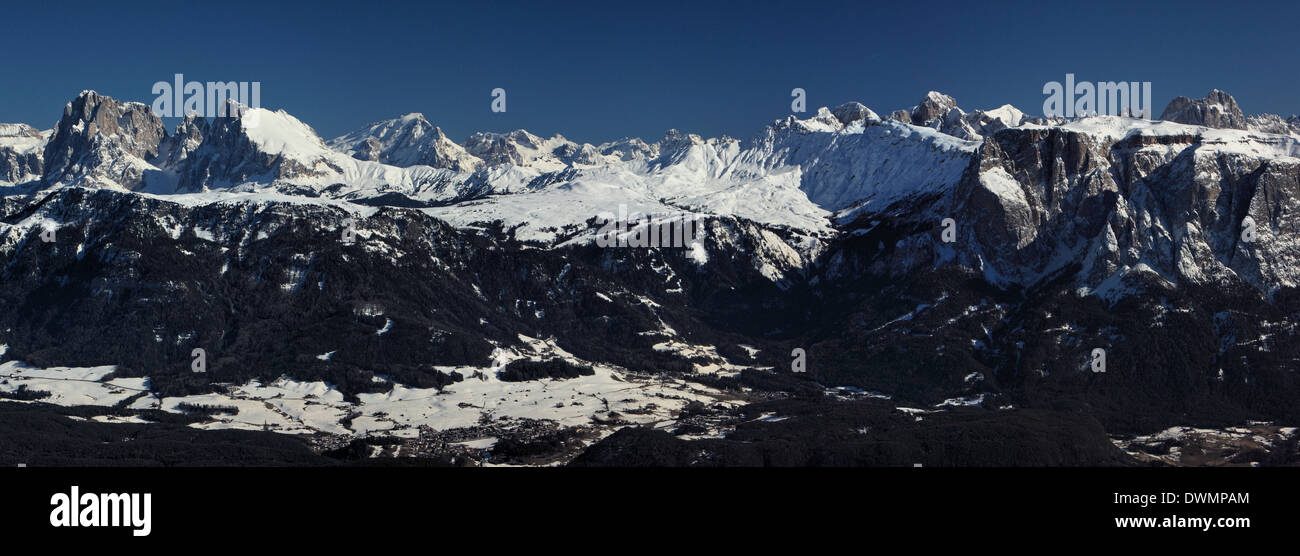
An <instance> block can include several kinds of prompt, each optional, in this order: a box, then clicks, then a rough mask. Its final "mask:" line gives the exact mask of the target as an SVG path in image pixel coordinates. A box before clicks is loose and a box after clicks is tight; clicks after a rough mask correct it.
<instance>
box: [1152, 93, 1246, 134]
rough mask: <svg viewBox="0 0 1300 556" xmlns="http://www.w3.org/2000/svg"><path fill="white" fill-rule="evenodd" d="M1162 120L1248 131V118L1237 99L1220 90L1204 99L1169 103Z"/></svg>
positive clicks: (1180, 100) (1178, 100)
mask: <svg viewBox="0 0 1300 556" xmlns="http://www.w3.org/2000/svg"><path fill="white" fill-rule="evenodd" d="M1160 119H1162V120H1166V121H1170V122H1178V123H1180V124H1189V125H1200V126H1205V127H1213V128H1219V129H1246V117H1245V116H1244V115H1243V114H1242V113H1241V107H1239V106H1237V99H1235V98H1232V95H1230V94H1228V93H1225V92H1223V91H1220V90H1218V89H1214V90H1212V91H1210V93H1209V94H1207V95H1205V98H1202V99H1190V98H1187V97H1177V98H1175V99H1174V100H1172V101H1169V106H1166V107H1165V111H1164V112H1162V113H1161V114H1160Z"/></svg>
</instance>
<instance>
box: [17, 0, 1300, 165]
mask: <svg viewBox="0 0 1300 556" xmlns="http://www.w3.org/2000/svg"><path fill="white" fill-rule="evenodd" d="M1297 4H1298V3H1296V2H1276V3H1267V4H1265V3H1254V2H1232V3H1223V2H1218V1H1213V2H1196V1H1184V2H1108V1H1087V2H1055V1H1050V2H1044V1H1037V2H996V1H994V2H947V1H936V0H927V1H925V2H866V1H857V2H819V1H811V0H802V1H795V2H779V3H766V2H761V1H746V2H714V1H708V0H694V1H687V2H676V1H643V2H614V1H606V2H576V1H574V2H559V3H550V2H528V3H523V2H519V3H516V2H487V1H476V2H463V3H455V4H447V3H442V2H419V3H415V2H411V3H389V2H382V1H377V0H370V1H366V2H356V1H355V0H352V1H347V2H332V1H320V2H312V3H302V4H290V3H288V2H273V1H261V2H252V3H241V2H221V3H204V4H201V5H195V4H190V3H187V2H175V1H172V2H159V3H145V2H131V3H129V4H121V5H118V4H116V3H112V2H101V1H96V2H85V3H82V2H75V1H73V2H48V1H46V2H23V3H11V4H10V5H7V6H6V7H5V9H4V11H5V14H4V15H5V21H4V25H3V29H4V31H3V33H0V51H3V52H4V56H3V57H2V58H0V80H2V81H0V83H3V85H4V86H3V87H0V121H2V122H15V121H17V122H26V123H31V124H33V125H37V126H39V127H42V128H47V127H50V126H51V125H52V124H53V123H54V122H55V121H56V120H57V119H58V117H59V114H60V112H61V110H62V107H63V105H64V103H66V102H67V101H68V100H70V99H71V98H72V97H73V96H75V95H76V93H77V92H78V91H80V90H82V89H95V90H98V91H99V92H101V93H104V94H108V95H111V96H114V97H118V98H122V99H129V100H139V101H143V102H152V100H153V98H154V95H153V94H151V92H150V88H151V87H152V85H153V83H154V82H156V81H160V80H170V79H171V76H172V74H174V73H184V74H185V76H186V78H187V79H193V80H198V81H217V80H222V81H261V82H262V105H263V106H264V107H267V108H273V109H280V108H283V109H285V110H287V111H288V112H290V113H292V114H294V115H295V116H297V117H298V118H300V119H302V120H303V121H305V122H307V123H308V124H310V125H312V126H313V127H315V128H316V130H317V131H318V132H320V134H321V135H322V136H324V137H326V138H330V137H333V136H336V135H340V134H342V133H345V132H347V131H351V130H353V129H355V128H358V127H360V126H362V125H364V124H366V123H369V122H372V121H377V120H381V119H386V118H391V117H395V116H398V115H400V114H404V113H407V112H423V113H425V115H427V116H428V117H429V119H430V120H432V121H433V122H434V123H436V124H438V125H439V126H441V127H442V128H443V129H444V131H446V132H447V133H448V134H449V135H451V136H452V137H453V138H454V139H457V140H461V139H463V138H464V137H465V136H466V135H468V134H469V133H472V132H474V131H479V130H490V131H504V130H510V129H516V128H525V129H528V130H530V131H532V132H534V133H538V134H543V135H550V134H553V133H562V134H564V135H565V136H566V137H569V138H570V139H574V140H579V141H588V142H593V143H596V142H600V141H604V140H609V139H614V138H618V137H622V136H628V135H632V136H642V137H646V138H648V139H653V138H657V137H660V136H661V135H662V133H663V131H664V130H666V129H668V128H674V127H675V128H678V129H681V130H683V131H689V132H694V133H700V134H703V135H706V136H717V135H721V134H724V133H725V134H729V135H732V136H737V137H749V136H751V135H753V134H754V133H756V132H757V131H758V130H759V129H760V128H761V127H762V126H763V125H764V124H765V123H767V122H769V121H771V120H773V119H776V118H779V117H783V116H784V115H786V114H788V113H789V110H790V100H791V99H790V90H791V89H792V88H794V87H802V88H804V89H805V90H807V91H808V103H809V108H810V110H811V109H814V108H815V107H817V106H835V105H837V104H839V103H842V102H845V101H850V100H858V101H861V102H863V103H865V104H866V105H867V106H869V107H871V108H872V109H874V110H876V111H877V112H888V111H890V110H893V109H897V108H904V107H910V106H912V105H913V104H915V103H916V102H917V101H918V100H919V99H920V98H921V96H922V95H923V94H924V93H925V92H926V91H928V90H930V89H934V90H938V91H942V92H945V93H948V94H950V95H952V96H954V97H956V98H957V100H958V102H959V103H960V104H961V106H962V107H963V108H966V109H967V110H970V109H974V108H992V107H995V106H998V105H1001V104H1003V103H1012V104H1015V105H1016V106H1017V107H1019V108H1021V109H1022V110H1025V111H1026V112H1028V113H1031V114H1041V112H1042V103H1043V98H1044V95H1043V94H1042V87H1043V84H1044V83H1045V82H1046V81H1052V80H1055V81H1062V80H1064V76H1065V74H1066V73H1067V72H1071V73H1074V74H1076V75H1077V78H1078V79H1079V80H1086V81H1151V82H1152V88H1153V90H1154V94H1153V100H1154V104H1155V114H1156V115H1159V113H1160V111H1161V110H1162V109H1163V108H1164V105H1165V104H1166V103H1167V102H1168V101H1169V99H1171V98H1173V97H1174V96H1178V95H1187V96H1194V97H1200V96H1203V95H1204V94H1205V93H1206V92H1207V91H1208V90H1209V89H1211V88H1214V87H1218V88H1221V89H1224V90H1226V91H1228V92H1230V93H1232V94H1233V95H1235V96H1236V97H1237V100H1238V101H1239V102H1240V103H1241V105H1242V107H1243V109H1244V110H1245V111H1246V112H1247V113H1258V112H1276V113H1283V114H1291V113H1296V112H1300V95H1297V94H1296V91H1297V90H1300V72H1298V71H1297V69H1300V47H1298V46H1297V44H1300V41H1297V39H1300V27H1297V21H1300V7H1297ZM496 87H502V88H505V89H506V90H507V94H508V104H507V107H508V111H507V112H506V113H505V114H495V113H492V112H491V111H490V110H489V104H490V101H491V98H490V96H489V93H490V91H491V90H492V89H493V88H496Z"/></svg>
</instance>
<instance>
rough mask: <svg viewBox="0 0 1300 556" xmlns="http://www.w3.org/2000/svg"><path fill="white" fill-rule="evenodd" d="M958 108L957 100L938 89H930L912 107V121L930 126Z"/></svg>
mask: <svg viewBox="0 0 1300 556" xmlns="http://www.w3.org/2000/svg"><path fill="white" fill-rule="evenodd" d="M954 108H957V100H956V99H954V98H952V97H950V96H948V95H945V94H943V93H940V92H937V91H930V92H928V93H926V94H925V98H923V99H921V102H920V103H918V104H917V105H916V107H914V108H912V123H913V124H916V125H923V126H928V125H930V124H931V123H934V122H935V121H938V120H940V119H942V118H946V117H947V116H948V112H950V111H952V109H954Z"/></svg>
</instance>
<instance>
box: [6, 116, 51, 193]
mask: <svg viewBox="0 0 1300 556" xmlns="http://www.w3.org/2000/svg"><path fill="white" fill-rule="evenodd" d="M47 137H48V134H46V133H42V132H41V131H40V130H38V129H36V128H34V127H32V126H29V125H25V124H0V183H6V182H7V183H23V182H26V181H31V180H36V179H40V176H41V173H42V170H43V168H44V164H43V160H42V154H43V153H42V151H43V150H44V146H45V140H46V138H47Z"/></svg>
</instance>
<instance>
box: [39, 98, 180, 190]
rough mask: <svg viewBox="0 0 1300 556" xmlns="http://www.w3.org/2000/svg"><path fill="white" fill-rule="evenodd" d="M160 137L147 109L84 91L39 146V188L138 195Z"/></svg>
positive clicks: (159, 124) (161, 132)
mask: <svg viewBox="0 0 1300 556" xmlns="http://www.w3.org/2000/svg"><path fill="white" fill-rule="evenodd" d="M166 136H167V132H166V130H165V129H164V127H163V123H162V120H161V119H159V118H158V117H157V116H155V115H154V114H153V111H152V110H151V109H150V108H149V107H148V106H147V105H145V104H142V103H138V102H121V101H117V100H114V99H111V98H108V97H105V96H101V95H99V94H97V93H95V92H93V91H84V92H82V93H81V94H80V95H79V96H78V97H77V98H76V99H75V100H73V101H72V102H70V103H68V105H67V106H66V107H65V108H64V109H63V118H62V119H61V120H59V125H58V126H57V127H56V128H55V129H54V135H53V136H51V137H50V141H49V143H48V144H47V145H46V146H45V156H44V164H45V175H44V177H43V179H42V182H43V183H44V184H45V185H46V186H53V185H63V184H69V183H74V182H81V183H83V184H86V185H97V186H106V187H116V188H119V189H128V190H135V189H139V188H141V187H142V186H143V185H144V182H145V179H146V176H147V175H149V174H150V173H151V171H153V170H156V168H154V167H153V166H152V165H151V164H149V163H148V161H149V160H150V159H152V158H153V157H155V156H157V154H158V146H159V144H160V143H161V142H162V141H163V139H164V138H165V137H166Z"/></svg>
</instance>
